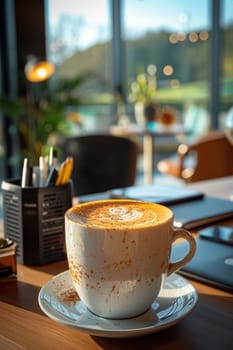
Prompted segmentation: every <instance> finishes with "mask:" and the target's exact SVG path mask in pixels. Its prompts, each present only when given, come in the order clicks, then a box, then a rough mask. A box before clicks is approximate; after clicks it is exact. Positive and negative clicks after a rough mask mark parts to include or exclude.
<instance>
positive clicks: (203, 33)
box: [199, 30, 209, 40]
mask: <svg viewBox="0 0 233 350" xmlns="http://www.w3.org/2000/svg"><path fill="white" fill-rule="evenodd" d="M199 38H200V39H201V40H207V39H208V38H209V33H208V32H207V31H205V30H203V31H201V32H200V34H199Z"/></svg>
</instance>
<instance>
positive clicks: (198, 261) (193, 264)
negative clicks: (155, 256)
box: [171, 238, 233, 293]
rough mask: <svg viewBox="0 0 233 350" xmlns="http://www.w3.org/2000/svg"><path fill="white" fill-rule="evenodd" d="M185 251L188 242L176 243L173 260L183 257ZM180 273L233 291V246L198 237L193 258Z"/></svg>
mask: <svg viewBox="0 0 233 350" xmlns="http://www.w3.org/2000/svg"><path fill="white" fill-rule="evenodd" d="M185 251H187V243H186V242H184V243H183V242H182V243H177V244H175V245H174V246H173V249H172V255H171V261H175V260H177V259H178V258H179V257H182V256H183V255H184V253H185ZM179 273H180V274H181V275H184V276H187V277H190V278H193V279H195V280H197V281H200V282H203V283H206V284H209V285H211V286H214V287H217V288H220V289H223V290H226V291H228V292H231V293H233V246H232V245H227V244H224V243H217V242H212V241H209V240H207V239H202V238H198V239H197V251H196V253H195V255H194V257H193V259H192V260H191V261H190V262H189V263H188V264H186V265H185V266H184V267H183V268H182V269H181V270H179Z"/></svg>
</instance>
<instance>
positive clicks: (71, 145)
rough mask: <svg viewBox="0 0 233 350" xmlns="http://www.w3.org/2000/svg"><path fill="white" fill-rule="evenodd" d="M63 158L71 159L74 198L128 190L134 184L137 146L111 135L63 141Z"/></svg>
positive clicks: (88, 136) (127, 140)
mask: <svg viewBox="0 0 233 350" xmlns="http://www.w3.org/2000/svg"><path fill="white" fill-rule="evenodd" d="M62 151H63V154H64V156H72V157H73V158H74V169H73V173H72V180H73V186H74V194H75V195H76V196H80V195H85V194H90V193H97V192H104V191H107V190H110V189H113V188H118V187H126V186H131V185H133V184H134V182H135V177H136V168H137V155H138V146H137V144H136V143H134V142H133V141H131V140H129V139H127V138H123V137H118V136H113V135H85V136H78V137H72V138H67V139H65V140H64V143H63V146H62Z"/></svg>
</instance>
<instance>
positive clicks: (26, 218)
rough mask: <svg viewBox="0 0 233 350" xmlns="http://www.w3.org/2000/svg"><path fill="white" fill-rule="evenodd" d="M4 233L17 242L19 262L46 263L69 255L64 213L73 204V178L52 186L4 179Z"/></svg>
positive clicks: (29, 263)
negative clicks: (66, 250) (26, 183)
mask: <svg viewBox="0 0 233 350" xmlns="http://www.w3.org/2000/svg"><path fill="white" fill-rule="evenodd" d="M2 194H3V222H4V232H5V237H6V238H10V239H11V240H13V241H14V242H16V244H17V253H16V257H17V262H18V263H21V264H25V265H29V266H30V265H43V264H46V263H50V262H53V261H57V260H62V259H64V258H66V253H65V233H64V214H65V211H66V210H67V209H68V208H70V207H71V206H72V195H73V188H72V182H69V183H68V184H65V185H61V186H53V187H38V188H36V187H25V188H22V187H21V180H20V179H16V180H6V181H3V182H2Z"/></svg>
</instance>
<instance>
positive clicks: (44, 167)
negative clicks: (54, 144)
mask: <svg viewBox="0 0 233 350" xmlns="http://www.w3.org/2000/svg"><path fill="white" fill-rule="evenodd" d="M39 169H40V178H39V186H40V187H44V186H45V185H46V180H47V176H48V164H47V162H46V159H45V158H44V157H40V158H39Z"/></svg>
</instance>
